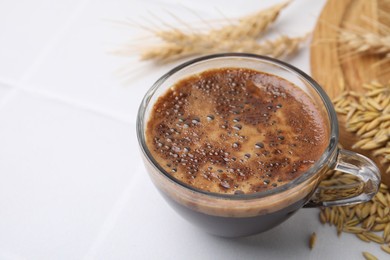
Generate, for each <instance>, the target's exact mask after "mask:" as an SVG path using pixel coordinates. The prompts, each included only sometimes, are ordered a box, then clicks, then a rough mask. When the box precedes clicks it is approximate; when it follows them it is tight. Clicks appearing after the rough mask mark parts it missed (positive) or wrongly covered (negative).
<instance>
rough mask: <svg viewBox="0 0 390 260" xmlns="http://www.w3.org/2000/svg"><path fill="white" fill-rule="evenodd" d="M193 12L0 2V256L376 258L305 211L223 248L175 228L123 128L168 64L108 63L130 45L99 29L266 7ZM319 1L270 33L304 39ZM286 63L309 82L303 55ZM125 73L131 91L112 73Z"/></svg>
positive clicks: (129, 128)
mask: <svg viewBox="0 0 390 260" xmlns="http://www.w3.org/2000/svg"><path fill="white" fill-rule="evenodd" d="M193 2H195V1H190V0H185V1H174V0H159V1H157V0H155V1H153V0H148V1H135V0H116V1H110V0H106V1H103V0H101V1H93V0H83V1H76V0H67V1H60V0H57V1H52V0H35V1H28V0H24V1H23V0H19V1H17V0H16V1H12V0H8V1H3V2H2V3H1V4H0V259H1V260H3V259H4V260H10V259H285V258H286V259H287V258H288V259H347V258H348V259H361V258H362V256H361V252H362V251H369V252H372V253H374V254H375V255H377V256H378V257H380V258H381V259H386V257H387V259H388V255H385V254H384V253H383V252H381V251H380V249H379V247H378V246H377V245H375V244H366V243H363V242H361V241H359V240H357V239H356V238H355V237H353V236H351V235H348V234H343V235H342V237H341V238H337V236H336V232H335V229H334V228H329V227H323V226H321V225H320V223H319V221H318V217H317V214H318V210H316V209H304V210H301V211H299V212H298V213H297V214H296V215H295V216H293V217H292V218H291V219H290V220H288V221H287V222H285V223H284V224H282V225H280V226H279V227H277V228H275V229H273V230H271V231H268V232H266V233H264V234H261V235H258V236H252V237H247V238H240V239H223V238H218V237H214V236H210V235H208V234H205V233H203V232H202V231H200V230H198V229H196V228H195V227H193V226H191V225H190V224H188V223H187V222H185V221H184V220H182V219H181V218H180V217H179V216H178V215H176V213H175V212H173V210H172V209H171V208H169V207H168V206H167V204H166V203H165V201H163V199H162V198H161V197H160V196H159V194H158V193H157V191H156V190H155V188H154V187H153V186H152V184H151V182H150V181H149V179H148V176H147V173H146V172H145V169H144V168H143V165H142V163H141V159H140V155H139V151H138V143H137V140H136V135H135V120H136V113H137V108H138V105H139V103H140V100H141V99H142V97H143V95H144V93H145V92H146V90H147V89H148V88H149V87H150V86H151V85H152V84H153V83H154V81H155V80H156V79H157V78H158V77H159V76H160V75H162V74H163V73H165V72H166V71H167V70H168V69H170V68H172V67H173V66H174V65H175V64H169V65H166V66H163V67H154V66H152V65H150V64H147V63H141V62H138V61H137V57H136V56H135V57H134V58H120V57H115V56H112V55H109V54H108V52H109V51H110V50H112V49H114V48H115V47H116V46H118V45H119V44H120V43H124V42H125V41H127V40H128V39H129V38H131V37H135V36H136V35H139V34H138V32H137V30H136V28H134V27H124V26H119V25H116V24H114V23H112V22H109V20H121V19H125V18H131V20H133V21H137V22H141V23H142V21H146V20H145V17H149V18H148V19H149V20H150V19H151V17H153V16H152V15H151V14H150V13H154V14H158V15H159V16H160V17H161V18H162V19H165V20H166V21H169V20H172V18H171V17H169V15H168V13H167V12H166V11H164V10H170V11H172V12H176V13H179V14H180V16H181V17H182V18H183V19H192V20H196V19H199V18H196V17H194V15H193V14H192V13H191V12H190V11H188V8H190V9H191V10H194V11H195V12H196V13H198V14H199V15H201V16H204V17H206V18H221V12H222V13H223V14H225V15H226V16H229V17H236V16H238V15H242V14H246V13H248V12H251V11H253V10H258V9H260V8H262V7H265V6H269V5H270V4H272V3H273V2H276V1H271V0H268V1H265V0H264V1H258V0H250V1H249V0H248V1H244V3H240V4H238V2H237V1H226V0H225V1H223V0H217V1H206V0H202V1H197V2H196V3H193ZM323 4H324V0H321V1H311V0H296V1H294V2H293V3H292V4H291V6H289V7H288V8H287V9H286V10H285V11H284V12H283V15H282V16H281V18H280V19H279V20H278V23H277V25H276V26H274V27H273V29H272V31H273V33H274V34H277V33H286V34H290V35H299V34H303V33H305V32H307V31H309V30H311V29H312V28H313V27H314V23H315V21H316V18H317V16H318V14H319V12H320V10H321V8H322V6H323ZM198 22H199V21H198ZM138 43H139V44H142V41H138ZM289 62H290V63H292V64H294V65H296V66H298V67H299V68H301V69H303V70H304V71H306V72H309V52H308V48H306V49H305V50H304V51H302V52H301V53H300V54H299V55H298V56H296V57H295V58H294V59H291V60H289ZM126 64H127V68H128V70H129V71H132V74H131V75H132V77H131V82H130V83H129V84H123V82H122V81H123V80H121V79H120V78H118V77H117V76H115V71H117V70H118V69H119V68H121V67H123V66H124V65H126ZM135 72H136V73H135ZM312 232H316V233H317V235H318V241H317V245H316V247H315V248H314V250H312V251H310V250H309V249H308V245H307V244H308V239H309V236H310V234H311V233H312Z"/></svg>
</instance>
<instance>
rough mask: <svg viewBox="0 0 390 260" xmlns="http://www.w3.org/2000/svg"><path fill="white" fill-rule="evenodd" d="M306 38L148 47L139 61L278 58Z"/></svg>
mask: <svg viewBox="0 0 390 260" xmlns="http://www.w3.org/2000/svg"><path fill="white" fill-rule="evenodd" d="M306 38H307V37H306V36H303V37H288V36H285V35H282V36H280V37H278V38H276V39H274V40H266V41H263V42H262V43H258V42H257V41H255V40H253V39H247V40H242V41H238V40H224V41H216V40H214V39H211V38H204V39H202V41H199V42H197V43H196V44H194V45H187V44H186V45H181V44H175V43H166V44H163V45H156V46H154V47H148V48H146V49H144V50H143V51H142V52H141V59H142V60H151V59H152V60H155V61H157V62H168V61H173V60H177V59H181V58H184V57H188V56H192V55H196V54H210V53H216V52H250V53H254V54H259V55H267V56H271V57H275V58H279V57H286V56H289V55H291V54H293V53H295V52H296V51H297V50H298V49H299V47H300V44H301V43H302V42H303V41H304V40H305V39H306Z"/></svg>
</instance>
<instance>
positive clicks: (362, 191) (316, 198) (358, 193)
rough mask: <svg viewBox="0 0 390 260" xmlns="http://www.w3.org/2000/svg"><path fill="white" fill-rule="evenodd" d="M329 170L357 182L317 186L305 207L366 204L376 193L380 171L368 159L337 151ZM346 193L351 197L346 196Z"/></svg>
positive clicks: (352, 153)
mask: <svg viewBox="0 0 390 260" xmlns="http://www.w3.org/2000/svg"><path fill="white" fill-rule="evenodd" d="M331 168H333V169H334V170H337V171H340V172H344V173H348V174H351V175H353V176H356V177H357V178H358V179H359V181H358V182H357V183H356V184H340V185H333V186H321V185H319V186H318V187H317V189H316V190H315V191H314V194H313V195H312V197H311V199H310V200H309V202H308V203H307V204H305V207H320V206H323V207H329V206H343V205H351V204H356V203H361V202H366V201H369V200H371V198H372V197H374V196H375V194H376V193H377V192H378V189H379V185H380V182H381V176H380V171H379V169H378V167H377V166H376V165H375V163H374V162H373V161H372V160H370V159H369V158H367V157H365V156H363V155H361V154H358V153H355V152H351V151H348V150H344V149H339V150H338V151H337V157H336V162H335V164H334V165H333V167H331ZM348 193H349V194H351V195H350V196H348ZM324 194H326V196H324ZM329 198H330V199H329Z"/></svg>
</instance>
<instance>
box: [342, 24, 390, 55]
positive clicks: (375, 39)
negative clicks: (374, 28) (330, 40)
mask: <svg viewBox="0 0 390 260" xmlns="http://www.w3.org/2000/svg"><path fill="white" fill-rule="evenodd" d="M339 42H340V43H343V44H346V45H347V46H348V47H349V48H351V51H353V52H354V53H367V54H380V55H385V57H386V58H389V59H390V36H388V35H380V34H377V33H372V32H365V33H359V32H352V31H347V30H343V31H341V32H340V35H339Z"/></svg>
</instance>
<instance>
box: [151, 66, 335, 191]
mask: <svg viewBox="0 0 390 260" xmlns="http://www.w3.org/2000/svg"><path fill="white" fill-rule="evenodd" d="M328 135H329V134H328V130H327V127H326V124H325V122H324V119H323V117H322V115H321V112H320V111H319V110H318V108H317V107H316V105H315V104H314V103H313V101H312V100H311V99H310V98H309V97H308V96H307V95H306V94H305V93H304V92H303V91H302V90H300V89H299V88H298V87H296V86H294V85H293V84H292V83H290V82H288V81H286V80H284V79H281V78H279V77H277V76H274V75H270V74H266V73H262V72H258V71H254V70H249V69H238V68H229V69H216V70H209V71H206V72H203V73H201V74H198V75H194V76H191V77H189V78H186V79H184V80H182V81H180V82H178V83H177V84H176V85H174V86H173V87H172V88H171V89H169V90H168V91H167V92H166V93H165V94H164V95H162V96H161V97H160V98H159V99H158V100H157V102H156V103H155V105H154V107H153V111H152V113H151V115H150V117H149V121H148V124H147V130H146V142H147V146H148V148H149V150H150V152H151V154H152V156H153V157H154V158H155V160H156V161H157V162H158V163H159V164H160V165H161V166H162V167H163V168H164V170H166V171H167V172H168V173H169V174H171V175H172V176H173V177H174V178H176V179H178V180H180V181H182V182H184V183H187V184H189V185H191V186H193V187H195V188H197V189H201V190H204V191H209V192H216V193H223V194H241V193H254V192H261V191H265V190H270V189H273V188H275V187H278V186H282V185H285V184H287V183H289V182H291V181H292V180H294V179H296V178H297V177H299V176H301V175H302V174H303V173H304V172H305V171H306V170H307V169H308V168H310V167H311V166H312V165H313V164H314V162H315V161H316V160H318V159H319V157H320V156H321V155H322V153H323V151H324V150H325V148H326V146H327V141H328Z"/></svg>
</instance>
